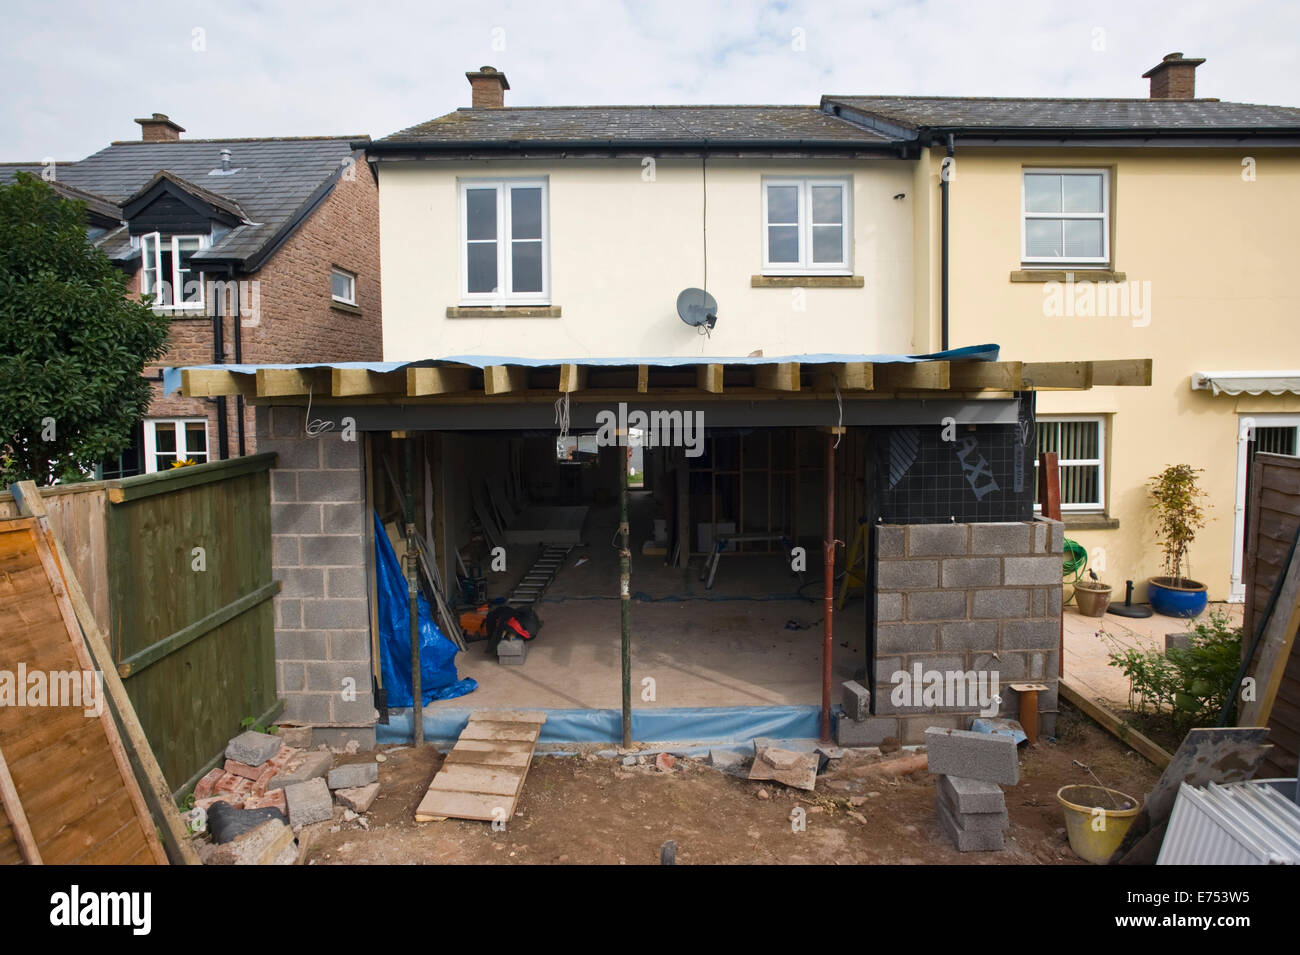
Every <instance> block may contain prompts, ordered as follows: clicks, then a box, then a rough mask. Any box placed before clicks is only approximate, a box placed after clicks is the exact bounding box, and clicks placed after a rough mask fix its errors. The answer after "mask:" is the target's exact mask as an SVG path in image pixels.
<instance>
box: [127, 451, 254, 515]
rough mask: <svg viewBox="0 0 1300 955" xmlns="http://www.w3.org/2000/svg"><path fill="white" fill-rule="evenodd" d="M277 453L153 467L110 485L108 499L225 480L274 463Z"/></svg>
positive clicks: (139, 496)
mask: <svg viewBox="0 0 1300 955" xmlns="http://www.w3.org/2000/svg"><path fill="white" fill-rule="evenodd" d="M276 458H277V455H276V453H275V452H274V451H263V452H262V453H260V454H249V455H245V456H244V457H242V458H227V459H226V460H225V461H209V462H208V463H207V464H196V465H194V466H192V467H187V468H177V469H176V470H174V471H156V472H154V473H153V474H137V475H134V476H132V477H129V478H123V479H122V480H121V481H119V482H117V483H116V484H115V485H112V486H110V487H109V489H108V500H109V501H110V502H111V503H113V504H123V503H125V502H126V501H138V500H140V499H141V498H146V497H152V496H153V495H155V494H171V493H173V492H174V491H180V490H184V489H186V488H192V487H198V486H200V485H203V484H213V483H216V482H218V481H228V480H230V479H231V478H235V477H240V476H242V475H245V474H257V473H260V472H262V471H269V470H271V468H273V467H275V462H276Z"/></svg>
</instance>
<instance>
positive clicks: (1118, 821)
mask: <svg viewBox="0 0 1300 955" xmlns="http://www.w3.org/2000/svg"><path fill="white" fill-rule="evenodd" d="M1056 800H1057V802H1059V803H1060V804H1061V806H1062V807H1063V808H1064V809H1065V832H1066V835H1068V836H1069V839H1070V848H1071V849H1073V850H1074V854H1075V855H1077V856H1078V857H1079V858H1080V859H1083V860H1084V861H1085V862H1092V863H1094V864H1096V865H1103V864H1104V863H1105V862H1106V861H1107V860H1109V859H1110V857H1111V855H1112V854H1114V852H1115V850H1116V849H1118V848H1119V844H1120V843H1121V842H1122V841H1124V835H1125V833H1127V832H1128V830H1129V827H1130V826H1132V825H1133V820H1134V819H1135V818H1136V817H1137V814H1138V809H1139V808H1141V807H1139V806H1138V801H1137V800H1136V799H1134V798H1133V797H1132V796H1126V795H1125V794H1124V793H1122V792H1119V791H1117V790H1114V789H1105V788H1103V787H1101V786H1062V787H1061V788H1060V789H1058V790H1057V791H1056ZM1117 806H1118V807H1120V808H1115V807H1117Z"/></svg>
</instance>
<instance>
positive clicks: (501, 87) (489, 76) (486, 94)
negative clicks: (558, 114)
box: [164, 66, 510, 118]
mask: <svg viewBox="0 0 1300 955" xmlns="http://www.w3.org/2000/svg"><path fill="white" fill-rule="evenodd" d="M465 77H466V79H468V80H469V89H470V95H471V99H470V105H471V106H473V107H474V108H475V109H500V108H501V107H503V106H505V104H506V90H508V89H510V84H509V83H508V82H506V75H505V74H504V73H502V72H500V71H498V70H497V69H496V68H495V67H492V66H480V67H479V68H478V71H477V72H474V73H466V74H465ZM164 118H165V117H164Z"/></svg>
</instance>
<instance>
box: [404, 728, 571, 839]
mask: <svg viewBox="0 0 1300 955" xmlns="http://www.w3.org/2000/svg"><path fill="white" fill-rule="evenodd" d="M545 722H546V714H545V713H542V712H540V711H537V710H500V711H493V710H475V711H473V712H472V713H471V714H470V718H469V721H468V722H467V723H466V724H465V729H464V730H463V731H462V732H461V734H460V738H459V739H458V740H457V741H456V745H455V746H454V747H452V750H451V752H450V753H448V754H447V758H446V759H445V760H444V761H443V764H442V767H441V768H440V769H439V770H438V772H437V773H436V774H435V775H434V777H433V781H432V782H430V783H429V791H428V792H427V793H425V794H424V798H423V799H422V800H421V801H420V805H419V806H418V807H416V810H415V821H416V822H432V821H434V820H442V819H470V820H477V821H483V822H495V821H498V820H500V821H501V822H505V821H506V820H508V819H510V818H511V817H512V816H513V815H514V814H515V806H516V805H517V804H518V802H519V794H520V793H521V792H523V788H524V778H525V777H526V776H527V775H528V767H529V766H530V765H531V764H532V759H533V750H534V749H535V748H536V746H537V737H538V736H540V735H541V732H542V724H543V723H545Z"/></svg>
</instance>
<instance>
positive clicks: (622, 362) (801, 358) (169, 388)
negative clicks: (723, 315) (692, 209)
mask: <svg viewBox="0 0 1300 955" xmlns="http://www.w3.org/2000/svg"><path fill="white" fill-rule="evenodd" d="M998 351H999V346H997V345H967V346H965V347H963V348H950V349H948V350H947V351H940V352H934V353H932V354H929V355H852V354H838V353H835V352H817V353H813V354H807V355H770V356H754V357H749V356H745V357H716V356H705V355H668V356H661V357H657V358H643V357H626V358H520V357H518V356H510V355H450V356H448V357H446V358H427V359H423V360H420V361H322V362H300V363H298V364H274V363H271V364H264V365H187V366H185V368H166V369H164V370H163V390H164V392H165V393H166V394H171V393H172V392H173V391H176V390H177V389H178V388H180V386H181V372H182V371H185V370H192V371H228V372H232V373H234V374H237V375H253V374H256V373H257V370H258V369H259V368H265V369H268V370H269V369H306V368H340V369H349V368H352V369H359V370H362V371H373V372H376V373H378V374H383V373H385V372H390V371H401V370H402V369H404V368H411V367H421V366H423V367H429V366H435V365H467V366H469V367H471V368H489V367H492V366H497V365H516V366H520V367H524V368H546V367H553V366H556V365H587V366H590V367H593V368H594V367H620V366H622V367H626V366H630V365H651V366H654V367H657V368H672V367H677V366H683V365H780V364H786V363H788V362H799V363H801V364H805V365H830V364H838V363H841V362H845V363H847V362H869V363H871V364H876V365H889V364H897V363H908V362H921V361H997V360H998Z"/></svg>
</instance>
